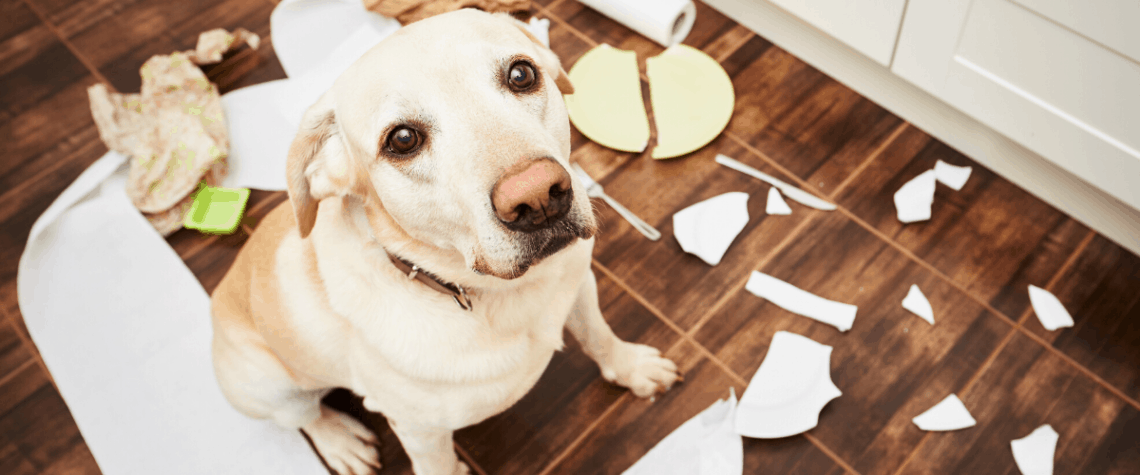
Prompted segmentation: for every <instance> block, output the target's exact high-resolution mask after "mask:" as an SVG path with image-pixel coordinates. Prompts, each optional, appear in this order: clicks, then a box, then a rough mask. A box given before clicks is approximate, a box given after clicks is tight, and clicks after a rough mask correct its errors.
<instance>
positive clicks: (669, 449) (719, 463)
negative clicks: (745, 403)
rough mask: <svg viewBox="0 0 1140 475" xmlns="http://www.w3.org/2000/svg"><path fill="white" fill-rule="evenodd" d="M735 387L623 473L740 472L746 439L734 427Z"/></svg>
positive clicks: (719, 474) (724, 474) (708, 474)
mask: <svg viewBox="0 0 1140 475" xmlns="http://www.w3.org/2000/svg"><path fill="white" fill-rule="evenodd" d="M735 419H736V390H735V389H733V388H729V398H728V400H724V399H721V400H718V401H717V402H715V403H713V404H712V405H711V406H709V407H708V409H705V410H704V411H702V412H701V413H700V414H697V415H696V416H693V418H692V419H689V420H688V421H687V422H685V423H684V424H681V427H678V428H677V429H676V430H674V431H673V432H672V433H671V434H669V435H668V436H666V437H665V438H664V439H662V440H661V442H659V443H658V444H657V446H656V447H653V448H652V449H650V450H649V452H648V453H646V454H645V456H644V457H642V458H641V460H638V461H637V462H636V463H634V464H633V466H632V467H629V469H628V470H626V471H625V472H622V475H741V474H742V473H744V441H743V440H742V439H741V438H740V435H739V434H737V433H736V431H735V430H733V427H734V423H733V421H734V420H735Z"/></svg>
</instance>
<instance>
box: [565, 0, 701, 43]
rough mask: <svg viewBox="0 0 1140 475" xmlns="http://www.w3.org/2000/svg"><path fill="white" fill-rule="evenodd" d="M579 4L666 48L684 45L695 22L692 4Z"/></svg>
mask: <svg viewBox="0 0 1140 475" xmlns="http://www.w3.org/2000/svg"><path fill="white" fill-rule="evenodd" d="M579 1H580V2H582V3H583V4H585V5H586V6H588V7H590V8H593V9H594V10H597V11H598V12H599V13H601V14H603V15H605V16H608V17H610V18H612V19H613V20H614V21H616V22H618V23H621V24H622V25H625V26H627V27H629V28H630V29H631V30H633V31H636V32H638V33H641V34H642V35H644V36H645V37H646V38H649V39H651V40H653V41H655V42H657V43H659V44H660V45H661V46H664V47H666V48H668V47H670V46H673V45H675V44H677V43H680V42H682V41H684V40H685V37H687V36H689V31H690V30H692V29H693V23H694V22H695V21H696V20H697V7H696V5H693V2H692V0H579ZM614 46H617V45H614Z"/></svg>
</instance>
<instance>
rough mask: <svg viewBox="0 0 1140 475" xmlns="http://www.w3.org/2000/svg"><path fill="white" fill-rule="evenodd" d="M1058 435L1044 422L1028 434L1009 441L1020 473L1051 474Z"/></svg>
mask: <svg viewBox="0 0 1140 475" xmlns="http://www.w3.org/2000/svg"><path fill="white" fill-rule="evenodd" d="M1059 438H1060V436H1059V435H1058V434H1057V431H1055V430H1053V426H1050V425H1049V424H1045V425H1043V426H1041V427H1038V428H1037V429H1036V430H1034V431H1033V432H1032V433H1030V434H1029V435H1027V436H1025V437H1022V438H1020V439H1017V440H1013V441H1010V443H1009V446H1010V449H1012V450H1013V461H1014V462H1016V463H1017V469H1018V470H1021V474H1022V475H1053V457H1054V456H1055V455H1056V451H1057V439H1059Z"/></svg>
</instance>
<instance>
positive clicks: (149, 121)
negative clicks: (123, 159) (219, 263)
mask: <svg viewBox="0 0 1140 475" xmlns="http://www.w3.org/2000/svg"><path fill="white" fill-rule="evenodd" d="M239 40H240V41H243V42H246V43H247V44H249V45H250V46H251V47H254V48H256V47H257V45H258V44H259V38H258V37H257V35H255V34H253V33H250V32H248V31H245V30H242V29H239V30H237V31H236V34H230V33H228V32H226V31H225V30H210V31H207V32H205V33H202V34H201V35H200V36H199V38H198V48H197V49H196V50H195V51H187V52H175V53H171V54H169V55H156V56H154V57H152V58H150V59H149V60H148V61H147V62H146V63H145V64H143V66H142V68H140V69H139V73H140V75H141V76H142V89H141V91H140V92H139V93H138V94H120V93H116V92H111V91H110V90H108V89H107V86H106V85H105V84H96V85H93V86H91V87H90V88H88V90H87V94H88V97H89V99H90V102H91V115H92V116H93V117H94V119H95V125H96V127H97V128H98V129H99V136H100V137H101V138H102V139H103V142H104V143H105V144H106V145H107V148H110V149H111V150H115V151H117V152H120V153H122V154H124V155H127V156H129V157H130V174H129V177H130V178H129V180H128V182H127V195H128V196H129V197H130V198H131V202H132V203H134V205H135V207H136V208H138V209H139V211H141V212H143V214H144V215H145V216H146V218H147V220H148V221H150V223H151V224H152V225H153V226H154V227H155V229H156V230H158V232H159V233H161V234H162V235H164V236H166V235H170V234H171V233H173V232H174V231H177V230H178V229H179V228H181V227H182V222H183V218H184V217H185V214H186V212H187V211H189V209H190V206H191V202H192V201H193V192H194V190H195V189H196V188H197V186H198V183H200V182H201V181H202V180H205V181H206V183H207V184H209V185H216V184H218V183H219V182H220V181H221V180H222V178H223V177H225V175H226V171H227V170H226V156H227V154H228V151H229V136H228V133H227V131H226V121H225V114H224V113H223V108H222V103H221V98H220V96H219V95H218V88H217V87H216V86H215V85H213V84H211V83H210V81H209V80H208V79H207V78H206V75H205V74H203V73H202V70H201V69H199V68H198V65H199V64H206V63H209V62H217V61H220V60H221V59H222V54H223V53H225V52H226V51H229V50H230V49H233V48H235V47H239V46H240V43H239Z"/></svg>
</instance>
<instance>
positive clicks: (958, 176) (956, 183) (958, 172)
mask: <svg viewBox="0 0 1140 475" xmlns="http://www.w3.org/2000/svg"><path fill="white" fill-rule="evenodd" d="M971 171H973V168H972V167H959V166H956V165H951V164H949V163H946V162H944V161H942V160H939V161H938V162H937V163H935V164H934V177H935V178H937V179H938V182H939V183H942V184H943V185H946V186H949V187H950V188H953V189H954V191H960V190H961V189H962V187H963V186H965V185H966V180H969V179H970V172H971Z"/></svg>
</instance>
